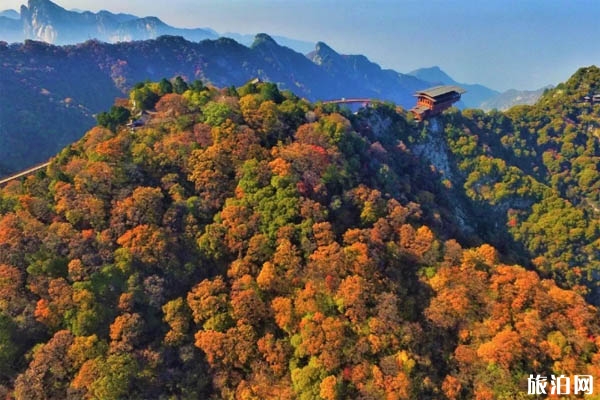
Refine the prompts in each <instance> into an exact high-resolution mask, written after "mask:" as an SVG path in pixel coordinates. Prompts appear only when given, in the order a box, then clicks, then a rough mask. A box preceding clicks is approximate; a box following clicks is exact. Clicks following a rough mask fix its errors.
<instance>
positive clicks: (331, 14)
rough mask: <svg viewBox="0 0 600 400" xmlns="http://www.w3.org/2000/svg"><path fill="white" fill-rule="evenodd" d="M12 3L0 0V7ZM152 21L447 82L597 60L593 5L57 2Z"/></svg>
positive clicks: (555, 78) (529, 79) (520, 82)
mask: <svg viewBox="0 0 600 400" xmlns="http://www.w3.org/2000/svg"><path fill="white" fill-rule="evenodd" d="M22 3H23V1H21V0H0V10H1V9H6V8H15V9H18V8H19V7H20V5H21V4H22ZM57 3H58V4H59V5H61V6H63V7H65V8H67V9H71V8H78V9H87V10H92V11H98V10H99V9H108V10H110V11H113V12H128V13H132V14H135V15H139V16H148V15H155V16H158V17H159V18H161V19H162V20H164V21H165V22H167V23H169V24H171V25H175V26H179V27H210V28H213V29H214V30H216V31H218V32H239V33H257V32H266V33H269V34H273V35H284V36H289V37H292V38H296V39H302V40H306V41H315V42H316V41H319V40H320V41H323V42H326V43H327V44H329V45H330V46H331V47H333V48H334V49H335V50H337V51H338V52H342V53H361V54H365V55H366V56H367V57H369V58H370V59H371V60H372V61H375V62H377V63H379V64H380V65H381V66H383V67H385V68H393V69H395V70H398V71H400V72H408V71H410V70H413V69H416V68H419V67H427V66H432V65H439V66H440V67H441V68H442V69H443V70H445V71H446V72H447V73H448V74H450V75H451V76H452V77H454V78H455V79H456V80H457V81H460V82H465V83H472V82H473V83H482V84H485V85H488V86H490V87H492V88H495V89H498V90H505V89H508V88H519V89H536V88H539V87H541V86H544V85H547V84H555V83H558V82H560V81H563V80H565V79H566V78H568V77H569V76H570V75H571V74H572V73H573V72H575V70H576V69H577V68H578V67H580V66H587V65H591V64H600V23H599V21H600V1H598V0H469V1H467V0H363V1H357V0H344V1H342V0H324V1H316V0H253V1H251V0H219V1H217V0H214V1H208V0H169V1H163V0H153V1H148V0H126V1H125V0H103V1H94V0H58V1H57Z"/></svg>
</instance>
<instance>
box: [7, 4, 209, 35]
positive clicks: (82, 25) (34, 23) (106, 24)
mask: <svg viewBox="0 0 600 400" xmlns="http://www.w3.org/2000/svg"><path fill="white" fill-rule="evenodd" d="M20 21H21V24H22V29H23V39H34V40H42V41H45V42H48V43H55V44H71V43H79V42H83V41H85V40H89V39H98V40H101V41H106V42H119V41H130V40H144V39H151V38H156V37H158V36H160V35H170V34H172V35H182V36H186V37H187V38H188V39H189V40H193V41H199V40H203V39H208V38H216V37H218V35H217V34H216V32H214V31H212V30H209V29H178V28H173V27H171V26H169V25H167V24H165V23H164V22H162V21H161V20H159V19H158V18H156V17H146V18H138V17H136V16H133V15H128V14H113V13H110V12H108V11H100V12H98V13H92V12H89V11H87V12H83V13H79V12H75V11H68V10H66V9H64V8H62V7H60V6H58V5H57V4H55V3H52V2H51V1H49V0H29V1H28V6H22V7H21V19H20ZM0 33H1V31H0Z"/></svg>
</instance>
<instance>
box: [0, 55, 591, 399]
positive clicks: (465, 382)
mask: <svg viewBox="0 0 600 400" xmlns="http://www.w3.org/2000/svg"><path fill="white" fill-rule="evenodd" d="M596 90H598V91H600V69H598V68H596V67H589V68H583V69H581V70H579V71H577V73H575V74H574V75H573V76H572V77H571V79H569V80H568V81H567V82H565V83H563V84H560V85H559V86H558V87H556V88H555V89H551V90H547V91H546V93H544V95H543V96H542V98H541V99H540V100H539V102H538V103H537V104H536V105H533V106H517V107H513V108H512V109H511V110H509V111H508V112H505V113H501V112H497V111H492V112H489V113H484V112H483V111H479V110H463V111H460V110H458V109H456V108H452V109H450V110H448V111H447V112H445V113H444V114H443V115H441V116H439V117H435V118H433V119H431V120H429V121H425V122H424V123H417V122H416V121H414V120H413V118H412V117H411V115H410V114H409V113H407V112H406V111H405V110H404V109H402V108H401V107H398V106H396V105H394V104H391V103H384V102H382V103H373V104H371V105H370V106H369V107H366V108H362V109H361V110H359V111H358V112H356V113H353V112H351V111H350V110H348V109H345V108H343V107H339V106H337V105H333V104H323V103H310V102H308V101H307V100H305V99H302V98H299V97H297V96H295V95H294V94H292V93H291V92H289V91H280V90H279V89H278V88H277V86H276V85H274V84H272V83H266V82H251V83H247V84H246V85H244V86H241V87H229V88H216V87H214V86H211V85H207V84H203V83H202V82H200V81H194V82H186V81H185V80H183V79H182V78H175V79H171V80H167V79H163V80H162V81H158V82H143V83H139V84H138V85H136V86H135V87H134V88H133V89H132V91H131V93H130V96H129V98H128V99H119V100H118V101H117V102H116V103H115V105H114V106H113V107H112V109H110V110H106V112H104V113H101V114H99V115H98V116H97V121H98V125H97V126H96V127H94V128H92V129H91V130H90V131H89V132H87V133H86V135H85V136H84V137H83V139H81V140H80V141H78V142H76V143H74V144H72V145H70V146H68V147H66V148H65V149H64V150H62V151H61V152H60V153H59V154H58V155H56V156H55V157H54V158H53V159H52V160H51V163H50V165H49V166H48V168H47V169H46V170H44V171H41V172H38V173H37V174H35V175H32V176H28V177H26V178H23V179H20V180H16V181H13V182H10V183H8V184H7V185H5V186H4V187H3V188H0V398H7V399H10V398H16V399H23V400H34V399H122V398H130V399H221V398H228V399H302V400H308V399H325V400H335V399H452V400H453V399H480V400H486V399H490V400H491V399H518V398H528V396H527V395H526V393H527V377H528V376H529V375H530V374H544V375H550V374H555V375H557V376H558V375H561V374H564V375H566V376H573V375H576V374H579V375H593V376H595V377H596V378H597V380H596V385H598V386H596V388H595V389H596V392H598V393H600V318H599V315H598V310H597V308H596V307H597V306H598V305H600V288H599V287H598V284H597V282H598V278H599V272H600V225H599V219H598V215H599V213H600V175H599V173H598V168H599V166H600V142H599V141H600V139H599V135H600V133H599V132H600V105H599V104H593V103H586V102H583V101H582V100H581V99H582V98H583V97H584V96H586V95H588V94H589V93H594V92H595V91H596ZM131 121H133V122H131Z"/></svg>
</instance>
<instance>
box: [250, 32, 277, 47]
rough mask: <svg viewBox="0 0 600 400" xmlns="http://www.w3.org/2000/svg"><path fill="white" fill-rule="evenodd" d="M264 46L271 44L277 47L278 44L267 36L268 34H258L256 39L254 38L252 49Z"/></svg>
mask: <svg viewBox="0 0 600 400" xmlns="http://www.w3.org/2000/svg"><path fill="white" fill-rule="evenodd" d="M262 44H270V45H277V42H276V41H275V40H274V39H273V38H272V37H271V36H269V35H267V34H266V33H258V34H257V35H256V36H255V37H254V42H253V43H252V46H251V47H252V48H254V47H256V46H259V45H262Z"/></svg>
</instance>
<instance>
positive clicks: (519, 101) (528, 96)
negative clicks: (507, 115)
mask: <svg viewBox="0 0 600 400" xmlns="http://www.w3.org/2000/svg"><path fill="white" fill-rule="evenodd" d="M551 88H552V86H546V87H543V88H541V89H538V90H516V89H510V90H507V91H506V92H503V93H500V94H499V95H497V96H494V97H492V98H490V99H487V100H485V101H484V102H482V103H481V104H480V105H479V108H481V109H482V110H484V111H490V110H499V111H506V110H508V109H509V108H511V107H513V106H516V105H523V104H525V105H533V104H535V103H536V102H537V101H538V100H539V98H540V97H542V95H543V94H544V91H546V90H548V89H551Z"/></svg>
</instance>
